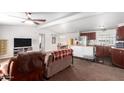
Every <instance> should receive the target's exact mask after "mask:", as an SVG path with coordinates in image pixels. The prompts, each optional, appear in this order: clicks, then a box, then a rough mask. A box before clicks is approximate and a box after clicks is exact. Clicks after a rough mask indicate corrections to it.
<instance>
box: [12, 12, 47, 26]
mask: <svg viewBox="0 0 124 93" xmlns="http://www.w3.org/2000/svg"><path fill="white" fill-rule="evenodd" d="M25 15H26V17H27V18H23V17H17V16H12V17H16V18H21V19H24V21H22V23H26V22H32V23H34V24H36V25H40V24H41V23H43V22H46V19H33V18H31V17H32V16H31V15H32V13H31V12H25Z"/></svg>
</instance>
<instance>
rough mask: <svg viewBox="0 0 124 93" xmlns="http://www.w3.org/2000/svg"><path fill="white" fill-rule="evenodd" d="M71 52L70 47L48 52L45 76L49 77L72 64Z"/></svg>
mask: <svg viewBox="0 0 124 93" xmlns="http://www.w3.org/2000/svg"><path fill="white" fill-rule="evenodd" d="M72 52H73V51H72V49H63V50H58V51H53V52H51V53H49V54H48V55H49V56H48V60H47V61H46V73H45V74H46V75H45V76H46V78H50V77H51V76H53V75H55V74H56V73H58V72H60V71H62V70H64V69H65V68H67V67H69V66H70V65H72V63H73V56H72V54H73V53H72ZM46 55H47V54H46Z"/></svg>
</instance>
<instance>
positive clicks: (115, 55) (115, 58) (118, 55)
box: [112, 49, 123, 66]
mask: <svg viewBox="0 0 124 93" xmlns="http://www.w3.org/2000/svg"><path fill="white" fill-rule="evenodd" d="M122 61H123V51H122V50H116V49H112V62H113V64H115V65H118V66H122V63H123V62H122Z"/></svg>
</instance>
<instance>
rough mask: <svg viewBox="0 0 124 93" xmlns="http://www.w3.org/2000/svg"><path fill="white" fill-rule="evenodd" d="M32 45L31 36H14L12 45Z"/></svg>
mask: <svg viewBox="0 0 124 93" xmlns="http://www.w3.org/2000/svg"><path fill="white" fill-rule="evenodd" d="M28 46H32V40H31V38H14V47H28Z"/></svg>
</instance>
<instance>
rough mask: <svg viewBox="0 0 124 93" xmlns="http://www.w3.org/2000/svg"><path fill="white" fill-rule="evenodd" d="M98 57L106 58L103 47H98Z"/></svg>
mask: <svg viewBox="0 0 124 93" xmlns="http://www.w3.org/2000/svg"><path fill="white" fill-rule="evenodd" d="M96 56H97V57H103V56H104V48H103V46H96Z"/></svg>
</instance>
